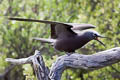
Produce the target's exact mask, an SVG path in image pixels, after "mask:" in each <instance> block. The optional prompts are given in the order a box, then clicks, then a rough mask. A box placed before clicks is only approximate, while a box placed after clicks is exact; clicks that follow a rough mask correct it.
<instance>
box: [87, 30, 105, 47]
mask: <svg viewBox="0 0 120 80" xmlns="http://www.w3.org/2000/svg"><path fill="white" fill-rule="evenodd" d="M85 35H86V36H87V38H88V39H89V40H96V41H98V42H99V43H100V44H102V45H103V46H105V44H104V43H103V42H101V41H100V40H99V38H107V37H104V36H102V35H100V34H99V33H98V32H96V31H93V30H87V31H85Z"/></svg>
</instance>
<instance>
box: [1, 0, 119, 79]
mask: <svg viewBox="0 0 120 80" xmlns="http://www.w3.org/2000/svg"><path fill="white" fill-rule="evenodd" d="M119 2H120V0H1V1H0V62H1V63H0V73H3V72H4V70H5V69H6V68H7V67H8V66H9V64H8V63H6V62H5V58H6V57H13V58H22V57H27V56H30V55H32V54H34V50H36V49H37V50H40V51H41V52H42V53H43V57H44V60H45V63H46V65H47V66H49V67H50V66H51V64H52V63H53V62H54V61H55V60H56V58H57V57H58V56H60V55H63V54H64V53H60V52H56V51H55V50H54V49H53V48H52V47H51V46H50V45H48V44H42V43H40V42H39V41H33V40H32V39H31V38H32V37H45V38H48V37H49V34H50V29H49V25H45V24H40V23H31V22H17V21H8V20H7V19H6V17H4V16H14V17H23V18H34V19H42V20H53V21H61V22H75V23H90V24H93V25H96V26H97V28H96V29H95V30H96V31H98V32H99V33H101V34H102V35H104V36H107V37H109V38H108V39H101V41H102V42H104V44H106V47H103V46H102V45H100V44H99V43H98V42H96V41H91V42H90V43H89V44H87V45H86V46H85V47H84V48H83V49H80V50H78V52H79V53H87V54H92V53H95V52H98V51H102V50H106V49H110V48H113V47H117V46H119V45H120V3H119ZM22 69H24V70H23V71H22ZM119 70H120V69H119V63H118V64H115V65H112V66H109V67H106V68H103V69H100V70H96V71H93V72H89V73H86V74H84V79H85V80H118V79H119V78H118V77H115V76H114V75H117V74H119V73H120V71H119ZM82 72H83V71H82V70H81V71H80V70H67V71H65V72H64V74H63V77H62V79H63V80H80V74H82ZM10 73H11V74H12V75H15V74H16V73H18V75H17V76H14V78H13V77H10V78H9V80H16V79H17V80H19V79H20V80H21V79H24V77H23V76H26V77H25V79H26V80H29V79H31V80H33V79H35V76H34V74H33V73H34V72H33V70H32V68H31V65H28V64H26V65H23V66H22V67H21V66H19V67H16V68H14V70H12V71H11V72H10ZM21 74H22V75H21ZM6 76H8V75H6ZM3 80H5V79H3Z"/></svg>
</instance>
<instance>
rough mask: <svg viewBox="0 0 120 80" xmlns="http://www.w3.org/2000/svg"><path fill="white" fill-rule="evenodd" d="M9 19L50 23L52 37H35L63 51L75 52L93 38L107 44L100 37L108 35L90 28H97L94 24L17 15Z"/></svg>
mask: <svg viewBox="0 0 120 80" xmlns="http://www.w3.org/2000/svg"><path fill="white" fill-rule="evenodd" d="M8 19H9V20H16V21H28V22H29V21H30V22H40V23H45V24H50V28H51V38H48V39H47V38H37V37H33V39H35V40H40V41H41V42H44V43H50V44H52V45H53V47H54V48H55V49H56V50H58V51H61V52H67V53H74V52H75V51H76V50H77V49H79V48H81V47H83V46H84V45H85V44H87V43H88V42H90V41H92V40H96V41H98V42H99V43H100V44H102V45H103V46H105V44H104V43H103V42H101V41H100V40H99V38H106V37H104V36H102V35H100V34H99V33H98V32H97V31H94V30H89V29H91V28H96V26H95V25H92V24H79V23H64V22H57V21H48V20H36V19H25V18H15V17H9V18H8Z"/></svg>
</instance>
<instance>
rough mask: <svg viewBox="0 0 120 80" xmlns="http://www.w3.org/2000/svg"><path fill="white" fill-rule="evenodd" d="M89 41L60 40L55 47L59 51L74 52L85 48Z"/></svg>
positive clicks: (75, 39) (78, 39) (75, 38)
mask: <svg viewBox="0 0 120 80" xmlns="http://www.w3.org/2000/svg"><path fill="white" fill-rule="evenodd" d="M87 42H88V41H87V40H85V39H82V38H78V37H74V38H72V37H71V38H65V39H58V40H57V41H56V43H55V45H54V47H55V49H57V50H59V51H66V52H73V51H75V50H76V49H78V48H81V47H82V46H84V45H85V44H86V43H87Z"/></svg>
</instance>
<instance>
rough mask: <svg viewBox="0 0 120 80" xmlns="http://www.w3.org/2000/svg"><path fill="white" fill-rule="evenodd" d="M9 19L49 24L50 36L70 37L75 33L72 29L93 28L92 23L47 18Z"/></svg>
mask: <svg viewBox="0 0 120 80" xmlns="http://www.w3.org/2000/svg"><path fill="white" fill-rule="evenodd" d="M8 19H9V20H16V21H28V22H40V23H46V24H51V38H53V39H55V38H59V37H61V38H62V37H63V38H64V37H70V36H74V35H77V33H75V32H74V30H85V29H89V28H95V26H94V25H92V24H78V23H63V22H56V21H47V20H36V19H25V18H8Z"/></svg>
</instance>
